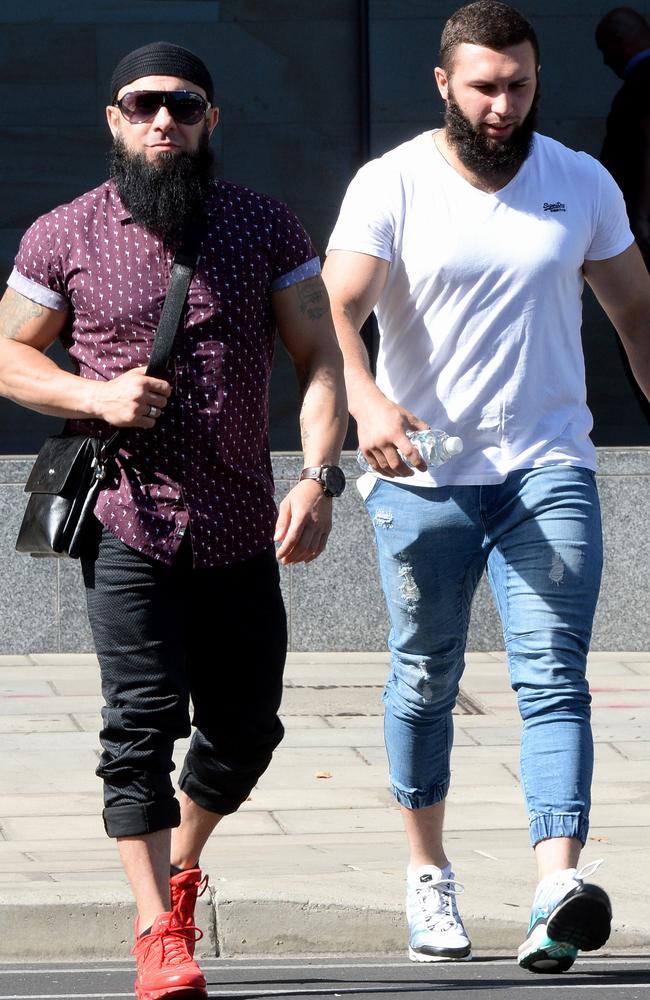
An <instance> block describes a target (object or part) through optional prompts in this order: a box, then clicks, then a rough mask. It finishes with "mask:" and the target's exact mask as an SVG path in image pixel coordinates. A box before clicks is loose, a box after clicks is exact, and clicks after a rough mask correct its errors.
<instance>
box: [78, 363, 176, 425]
mask: <svg viewBox="0 0 650 1000" xmlns="http://www.w3.org/2000/svg"><path fill="white" fill-rule="evenodd" d="M145 371H146V368H144V367H142V368H132V369H131V370H130V371H128V372H124V374H123V375H118V376H117V378H114V379H111V380H110V381H109V382H89V383H88V385H89V387H90V386H92V391H93V395H94V404H95V406H94V408H95V410H96V415H97V416H98V417H101V419H102V420H105V421H106V422H107V423H109V424H112V426H113V427H142V428H144V429H146V430H149V429H150V428H152V427H154V426H155V423H156V420H157V419H158V417H159V416H160V414H161V412H162V411H163V410H164V408H165V407H166V406H167V400H168V399H169V397H170V396H171V392H172V387H171V386H170V384H169V382H165V381H164V380H163V379H160V378H152V377H151V376H150V375H145Z"/></svg>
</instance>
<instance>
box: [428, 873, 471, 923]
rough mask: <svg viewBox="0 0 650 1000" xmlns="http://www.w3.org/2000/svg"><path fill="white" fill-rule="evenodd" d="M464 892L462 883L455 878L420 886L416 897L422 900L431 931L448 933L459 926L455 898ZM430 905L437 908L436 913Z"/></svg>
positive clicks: (442, 879)
mask: <svg viewBox="0 0 650 1000" xmlns="http://www.w3.org/2000/svg"><path fill="white" fill-rule="evenodd" d="M464 891H465V886H464V885H463V884H462V882H457V881H456V879H454V878H441V879H439V880H438V881H437V882H427V883H425V884H423V885H421V886H418V888H417V889H416V895H417V896H418V898H419V899H420V905H421V907H422V912H423V913H424V922H425V924H426V925H427V927H428V928H429V930H443V931H448V930H451V929H452V928H454V927H457V926H458V922H457V920H456V916H455V914H454V900H453V897H454V896H459V895H460V894H461V892H464ZM429 903H430V904H432V906H434V907H436V910H435V911H433V912H432V910H431V909H429V907H428V904H429Z"/></svg>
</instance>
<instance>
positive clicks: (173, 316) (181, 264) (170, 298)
mask: <svg viewBox="0 0 650 1000" xmlns="http://www.w3.org/2000/svg"><path fill="white" fill-rule="evenodd" d="M199 259H200V256H199V255H198V254H195V253H192V251H191V249H190V246H189V243H188V242H186V243H185V244H184V245H183V246H182V247H180V248H179V249H178V250H177V251H176V253H175V254H174V263H173V264H172V274H171V279H170V281H169V287H168V289H167V294H166V295H165V301H164V302H163V307H162V312H161V314H160V320H159V322H158V329H157V330H156V334H155V337H154V340H153V345H152V348H151V354H150V355H149V363H148V365H147V370H146V372H145V374H146V375H152V376H153V377H154V378H161V377H162V375H163V374H164V372H165V369H166V368H167V364H168V362H169V358H170V356H171V353H172V347H173V346H174V340H175V338H176V334H177V332H178V328H179V326H180V324H181V316H182V313H183V306H184V305H185V300H186V298H187V293H188V292H189V290H190V283H191V281H192V276H193V274H194V271H195V270H196V267H197V264H198V262H199ZM123 433H124V429H123V428H120V430H117V431H115V432H114V433H113V434H111V436H110V437H109V438H107V439H106V440H105V441H104V443H103V444H102V446H101V449H100V453H99V456H98V463H97V469H98V471H99V469H100V468H102V467H103V465H104V463H105V462H106V459H108V458H111V456H113V455H114V454H116V452H117V449H118V447H119V443H120V438H121V437H122V434H123Z"/></svg>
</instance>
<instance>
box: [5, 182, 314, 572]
mask: <svg viewBox="0 0 650 1000" xmlns="http://www.w3.org/2000/svg"><path fill="white" fill-rule="evenodd" d="M206 207H207V213H208V223H207V225H206V227H205V232H204V235H203V237H202V240H201V245H200V247H199V252H200V254H201V259H200V263H199V266H198V268H197V270H196V272H195V274H194V277H193V279H192V284H191V287H190V291H189V295H188V300H187V303H186V306H185V312H184V322H183V325H182V327H181V330H180V332H179V333H178V335H177V337H176V340H175V342H174V350H173V360H172V362H170V368H169V374H168V378H169V380H170V382H171V384H172V389H173V392H172V396H171V398H170V400H169V402H168V404H167V406H166V408H165V409H164V410H163V412H162V414H161V416H160V417H159V418H158V420H157V421H156V426H155V427H154V428H153V429H152V430H139V429H133V430H129V431H127V432H125V433H126V437H125V440H124V447H123V448H122V449H121V451H120V455H119V458H118V471H117V474H116V476H115V478H114V481H113V482H111V484H110V485H109V486H108V487H107V488H106V489H105V490H103V491H102V493H101V495H100V499H99V501H98V503H97V507H96V510H95V512H96V514H97V516H98V518H99V520H100V521H101V522H102V524H104V525H105V527H106V528H108V529H109V530H110V531H111V532H112V533H113V534H114V535H115V536H116V537H117V538H119V539H120V540H121V541H123V542H124V543H125V544H126V545H129V546H131V547H132V548H134V549H137V550H138V551H140V552H142V553H144V554H146V555H148V556H152V557H153V558H155V559H159V560H161V561H162V562H164V563H168V564H169V563H171V562H172V561H173V559H174V554H175V552H176V550H177V549H178V547H179V545H180V542H181V539H182V537H183V535H184V533H185V531H186V530H188V528H189V530H190V532H191V538H192V546H193V549H194V561H195V565H197V566H214V565H225V564H228V563H234V562H240V561H242V560H244V559H248V558H250V557H251V556H254V555H256V554H257V553H259V552H261V551H262V550H263V549H265V548H266V547H267V546H268V545H269V544H270V543H271V541H272V537H273V530H274V526H275V520H276V508H275V504H274V502H273V477H272V471H271V458H270V453H269V444H268V384H269V377H270V372H271V362H272V357H273V347H274V342H275V323H274V318H273V312H272V309H271V292H272V291H274V290H276V289H280V288H285V287H287V286H289V285H291V284H294V283H296V282H298V281H302V280H303V279H305V278H309V277H312V276H313V275H315V274H318V273H319V271H320V262H319V260H318V258H317V257H316V255H315V251H314V249H313V247H312V245H311V242H310V240H309V237H308V236H307V234H306V233H305V231H304V229H303V228H302V226H301V225H300V223H299V222H298V220H297V219H296V217H295V216H294V215H293V214H292V213H291V212H290V211H289V209H288V208H287V207H286V206H285V205H283V204H281V203H280V202H277V201H274V200H273V199H271V198H268V197H266V196H265V195H260V194H256V193H255V192H253V191H250V190H248V189H246V188H241V187H237V186H235V185H233V184H228V183H225V182H223V181H217V182H215V183H214V185H213V188H212V191H211V194H210V196H209V199H208V203H207V206H206ZM172 262H173V251H172V250H171V249H170V248H169V247H167V246H165V245H164V244H163V243H162V241H161V240H160V239H158V238H157V237H156V236H153V235H152V234H151V233H149V232H147V231H146V230H144V229H143V228H141V227H140V226H138V225H136V224H135V223H134V222H133V221H132V220H131V217H130V215H129V213H128V212H127V211H126V210H125V208H124V206H123V204H122V203H121V201H120V199H119V196H118V194H117V192H116V190H115V186H114V184H113V182H112V181H107V182H106V183H105V184H102V185H101V186H100V187H98V188H95V190H94V191H89V192H88V193H87V194H84V195H82V196H81V197H80V198H77V199H76V200H75V201H73V202H71V203H70V204H69V205H62V206H61V207H59V208H56V209H54V211H52V212H49V213H48V214H47V215H44V216H41V218H39V219H37V221H36V222H35V223H34V224H33V225H32V226H31V227H30V229H29V230H28V231H27V233H26V234H25V236H24V237H23V239H22V242H21V244H20V249H19V252H18V255H17V257H16V266H15V268H14V270H13V272H12V274H11V276H10V278H9V285H10V286H11V288H13V289H14V290H15V291H17V292H19V293H20V294H21V295H24V296H26V297H27V298H29V299H32V300H33V301H35V302H38V303H40V304H41V305H44V306H46V307H48V308H50V309H60V310H67V311H68V312H69V316H68V321H67V323H66V326H65V328H64V330H63V332H62V333H61V341H62V343H63V346H64V347H65V348H66V350H67V351H68V353H69V355H70V357H71V358H72V359H73V362H74V364H75V366H76V371H77V373H78V374H79V375H81V376H82V377H83V378H90V379H112V378H115V377H116V376H117V375H120V374H122V372H125V371H127V370H128V369H130V368H134V367H136V366H137V365H145V364H146V363H147V361H148V358H149V354H150V351H151V345H152V343H153V337H154V333H155V331H156V327H157V325H158V320H159V319H160V313H161V310H162V304H163V301H164V298H165V294H166V291H167V287H168V285H169V279H170V273H171V266H172ZM71 429H72V430H74V431H76V432H83V433H98V434H101V435H102V436H106V434H107V433H108V432H109V428H108V426H107V425H106V424H105V423H103V422H102V421H88V420H87V421H72V422H71Z"/></svg>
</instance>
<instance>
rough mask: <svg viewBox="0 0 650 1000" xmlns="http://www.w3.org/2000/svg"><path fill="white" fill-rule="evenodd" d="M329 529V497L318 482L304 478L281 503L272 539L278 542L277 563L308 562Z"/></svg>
mask: <svg viewBox="0 0 650 1000" xmlns="http://www.w3.org/2000/svg"><path fill="white" fill-rule="evenodd" d="M331 530H332V498H331V497H327V496H325V494H324V493H323V488H322V486H321V485H320V483H317V482H315V481H314V480H313V479H304V480H302V482H300V483H297V485H296V486H294V487H293V489H292V490H291V491H290V492H289V493H288V494H287V495H286V497H285V498H284V500H283V501H282V503H281V504H280V510H279V513H278V520H277V524H276V528H275V535H274V537H273V541H275V542H280V543H281V544H280V547H279V548H278V550H277V552H276V556H277V559H278V562H281V563H282V565H283V566H287V565H288V564H289V563H299V562H305V563H309V562H312V561H313V560H314V559H316V558H317V557H318V556H319V555H320V554H321V552H322V551H323V549H324V548H325V545H326V544H327V539H328V536H329V533H330V531H331Z"/></svg>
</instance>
